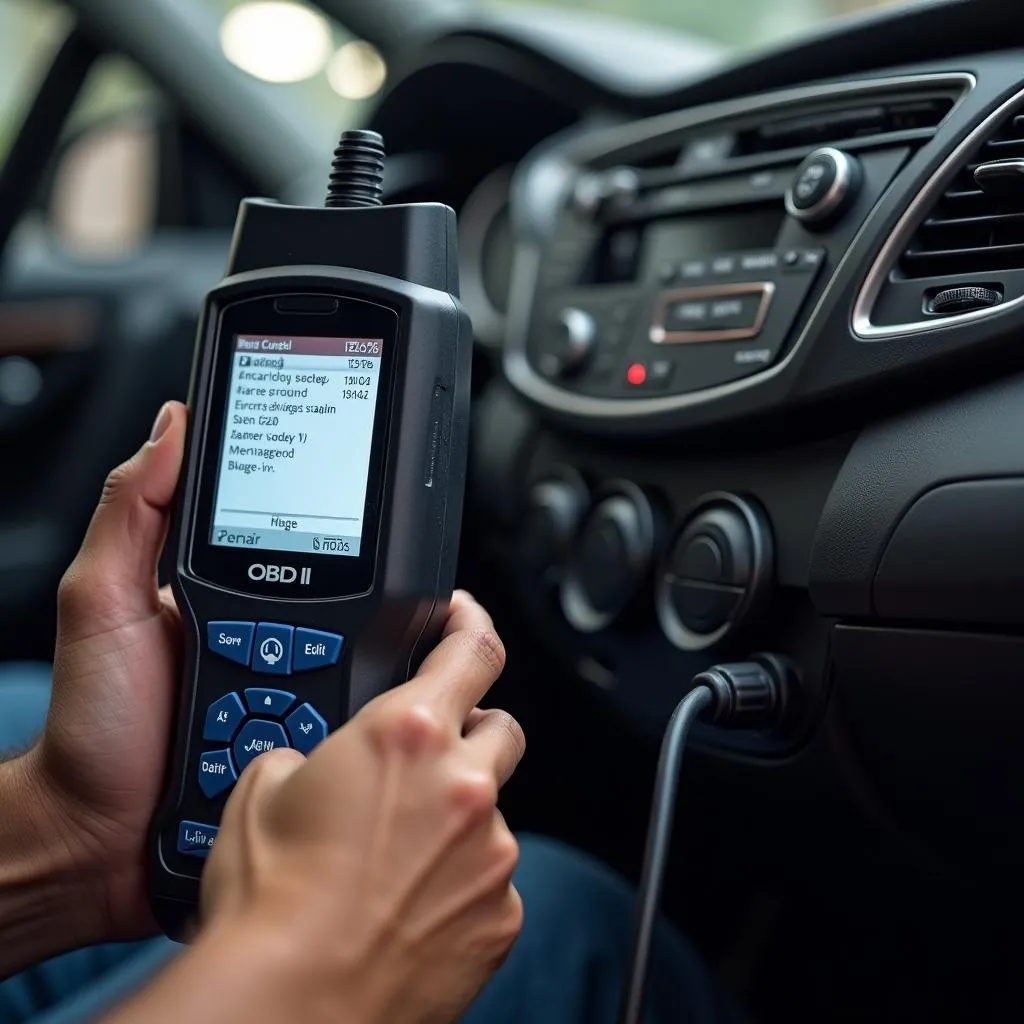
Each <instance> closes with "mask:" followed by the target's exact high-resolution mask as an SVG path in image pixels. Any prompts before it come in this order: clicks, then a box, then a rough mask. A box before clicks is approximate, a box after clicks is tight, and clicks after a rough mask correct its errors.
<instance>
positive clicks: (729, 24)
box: [0, 0, 891, 162]
mask: <svg viewBox="0 0 1024 1024" xmlns="http://www.w3.org/2000/svg"><path fill="white" fill-rule="evenodd" d="M440 2H441V0H439V3H440ZM465 2H466V3H467V4H471V3H475V4H477V5H479V6H484V7H488V6H504V7H516V8H525V7H527V6H529V5H527V4H525V3H518V2H515V0H512V2H509V0H465ZM887 2H891V0H771V2H770V3H766V2H765V0H714V2H712V3H708V2H705V0H548V2H546V3H545V4H543V5H537V6H543V7H544V8H569V9H578V10H584V11H588V12H592V13H600V14H604V15H607V16H609V17H619V18H626V19H630V20H635V21H644V22H649V23H651V24H652V25H656V26H661V27H663V28H668V29H674V30H677V31H679V32H681V33H685V34H687V35H691V36H696V37H699V38H702V39H706V40H708V41H710V42H713V43H715V44H718V45H720V46H724V47H727V48H729V49H734V50H749V49H751V48H754V47H760V46H765V45H768V44H770V43H772V42H776V41H779V40H782V39H785V38H786V37H788V36H791V35H793V34H795V33H797V32H800V31H802V30H804V29H806V28H808V27H809V26H811V25H813V24H814V23H816V22H820V21H823V20H825V19H828V18H832V17H836V16H839V15H843V14H850V13H853V12H855V11H858V10H863V9H865V8H869V7H877V6H881V5H882V4H883V3H887ZM180 3H181V6H182V7H185V8H195V11H194V16H195V17H196V18H197V19H200V20H204V21H206V22H207V23H208V28H209V31H210V32H212V33H216V34H217V36H218V38H219V40H220V44H221V47H222V49H223V52H224V54H225V55H226V56H227V57H228V59H229V60H231V61H232V62H233V63H235V64H236V65H238V66H239V67H240V68H242V69H243V70H244V71H246V72H248V73H249V74H251V75H253V76H254V77H255V78H257V79H258V80H261V81H264V82H267V83H272V84H273V85H274V86H275V87H276V88H277V89H279V90H285V91H294V92H296V93H299V94H301V96H302V99H303V102H305V103H307V104H308V105H309V106H310V107H311V108H313V109H315V110H317V111H321V112H322V113H323V115H324V117H327V118H330V119H331V120H332V121H333V122H334V123H335V124H341V123H354V122H356V121H358V119H359V115H360V109H361V108H363V107H364V106H365V105H366V104H367V103H368V102H370V101H372V99H373V97H374V96H375V95H377V94H378V93H379V91H380V90H381V89H382V88H383V86H384V82H385V76H386V70H387V69H386V66H385V63H384V60H383V58H382V57H381V54H380V53H379V51H378V50H377V49H376V48H375V47H374V46H373V45H372V44H370V43H368V42H365V41H362V40H359V39H357V38H355V37H354V36H353V35H352V33H351V32H350V31H348V30H347V28H346V26H345V25H343V24H341V23H339V22H337V21H332V20H330V19H329V18H327V17H325V16H324V14H323V13H322V12H320V11H318V10H316V9H314V8H311V7H309V6H306V5H303V4H300V3H296V2H292V0H180ZM382 6H383V0H382ZM67 22H68V15H67V11H66V9H65V8H63V7H62V6H60V5H59V4H57V3H55V2H53V0H0V162H2V159H3V155H4V153H5V152H6V150H7V147H8V145H9V141H10V138H11V135H12V133H13V132H14V131H16V130H17V126H18V124H19V122H20V115H21V113H22V107H23V105H24V103H25V101H26V99H27V98H28V97H30V96H31V95H32V94H33V91H34V87H35V86H36V84H37V80H38V78H39V76H40V75H41V74H42V72H43V71H44V70H45V68H46V67H47V66H48V63H49V59H50V57H51V56H52V54H53V51H54V49H55V47H56V46H57V45H58V44H59V42H60V40H61V39H62V38H63V36H64V34H65V33H66V32H67V29H68V23H67ZM152 98H153V93H152V89H151V87H150V86H149V84H148V83H147V82H146V81H145V80H144V79H143V78H142V77H140V76H139V74H138V73H137V72H135V71H134V70H133V68H132V67H131V65H129V64H128V63H127V62H120V61H118V60H116V59H108V60H106V61H105V62H104V65H103V67H101V68H100V69H98V70H97V71H94V72H93V74H92V75H91V77H90V82H89V88H88V90H86V92H85V94H83V96H82V97H81V99H80V102H79V103H78V105H77V109H76V111H75V113H74V120H73V121H71V122H69V127H72V128H73V127H74V125H76V124H77V125H81V124H82V123H83V121H88V120H89V119H90V118H96V117H101V116H105V115H107V114H109V113H110V112H111V111H118V110H123V109H125V108H131V107H132V106H133V105H139V104H143V103H145V102H147V100H151V99H152Z"/></svg>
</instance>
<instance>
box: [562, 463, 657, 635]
mask: <svg viewBox="0 0 1024 1024" xmlns="http://www.w3.org/2000/svg"><path fill="white" fill-rule="evenodd" d="M599 513H600V514H601V515H602V516H607V517H608V518H610V519H611V520H612V522H613V523H614V524H615V525H616V526H617V527H618V528H619V532H620V533H621V534H622V537H623V540H624V542H625V544H626V546H627V549H628V550H627V555H628V557H629V558H630V561H631V562H632V563H637V564H644V563H649V562H650V561H651V559H652V558H653V557H654V540H655V537H654V511H653V510H652V508H651V504H650V501H649V500H648V498H647V495H646V494H644V492H643V490H642V489H641V488H639V487H638V486H637V485H636V484H634V483H632V482H630V481H624V480H620V481H617V482H613V483H611V484H609V485H608V487H607V488H606V489H605V496H604V497H603V498H601V499H600V500H599V501H598V502H597V504H596V505H595V506H594V507H593V508H592V509H591V510H590V514H589V515H588V516H587V517H586V520H585V521H584V522H583V524H582V525H581V526H580V529H579V533H578V534H577V536H576V543H577V544H578V543H580V542H581V541H582V539H583V537H585V536H586V533H587V530H588V529H589V528H590V525H591V523H593V522H594V520H595V519H596V518H597V516H598V514H599ZM574 554H575V552H573V553H572V554H570V562H569V565H568V566H567V568H566V572H565V575H564V576H563V577H562V585H561V587H560V588H559V603H560V604H561V606H562V614H563V615H564V616H565V617H566V620H567V621H568V622H569V624H570V625H571V626H573V627H574V628H575V629H576V630H578V631H579V632H580V633H597V632H598V631H599V630H602V629H604V628H605V627H606V626H610V625H611V624H612V623H613V622H614V621H615V620H616V619H617V618H618V617H619V616H620V615H621V614H622V612H623V611H624V610H625V609H626V607H627V606H628V605H629V603H630V601H632V600H633V598H634V597H635V596H636V593H637V590H638V588H639V586H640V584H641V583H642V582H643V577H642V576H640V577H638V579H637V580H636V582H635V585H634V587H633V589H632V590H631V591H630V593H628V594H627V595H626V596H625V597H624V599H623V600H621V601H620V602H619V603H618V604H617V605H616V607H614V608H612V609H611V610H610V611H607V612H602V611H598V609H596V608H595V607H594V606H593V605H592V604H591V603H590V601H589V600H588V598H587V595H586V593H585V592H584V590H583V586H582V584H581V583H580V581H579V579H578V578H577V576H576V575H575V573H574V572H573V571H572V557H573V555H574Z"/></svg>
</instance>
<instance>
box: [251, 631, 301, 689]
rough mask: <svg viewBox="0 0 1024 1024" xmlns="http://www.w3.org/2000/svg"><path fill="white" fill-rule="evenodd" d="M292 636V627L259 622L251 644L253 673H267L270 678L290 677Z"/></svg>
mask: <svg viewBox="0 0 1024 1024" xmlns="http://www.w3.org/2000/svg"><path fill="white" fill-rule="evenodd" d="M294 634H295V627H294V626H278V625H276V624H275V623H273V622H261V623H260V624H259V625H258V626H257V627H256V642H255V643H254V644H253V651H252V670H253V672H267V673H269V674H270V675H272V676H287V675H291V671H292V637H293V636H294Z"/></svg>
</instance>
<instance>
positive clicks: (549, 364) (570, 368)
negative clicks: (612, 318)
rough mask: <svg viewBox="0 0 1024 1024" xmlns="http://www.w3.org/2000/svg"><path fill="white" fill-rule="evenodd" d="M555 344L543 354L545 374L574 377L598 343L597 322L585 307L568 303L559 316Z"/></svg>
mask: <svg viewBox="0 0 1024 1024" xmlns="http://www.w3.org/2000/svg"><path fill="white" fill-rule="evenodd" d="M552 342H553V344H552V345H551V346H550V347H549V348H548V349H547V350H546V351H545V352H544V353H543V354H542V355H541V356H540V359H539V360H538V365H539V367H540V370H541V373H543V374H544V376H545V377H571V376H572V375H573V374H574V373H577V372H579V371H580V370H582V369H583V367H584V365H585V364H586V362H587V359H588V358H589V357H590V355H591V353H592V352H593V350H594V345H595V344H596V342H597V324H595V323H594V318H593V317H592V316H591V315H590V314H589V313H587V312H586V311H585V310H582V309H577V308H576V307H575V306H567V307H566V308H565V309H563V310H562V311H561V312H560V313H559V314H558V317H557V319H556V322H555V325H554V332H553V337H552Z"/></svg>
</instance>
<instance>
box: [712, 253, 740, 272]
mask: <svg viewBox="0 0 1024 1024" xmlns="http://www.w3.org/2000/svg"><path fill="white" fill-rule="evenodd" d="M711 273H712V274H717V275H719V276H723V275H726V274H735V273H736V257H735V256H716V257H715V258H714V259H713V260H712V261H711Z"/></svg>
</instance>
